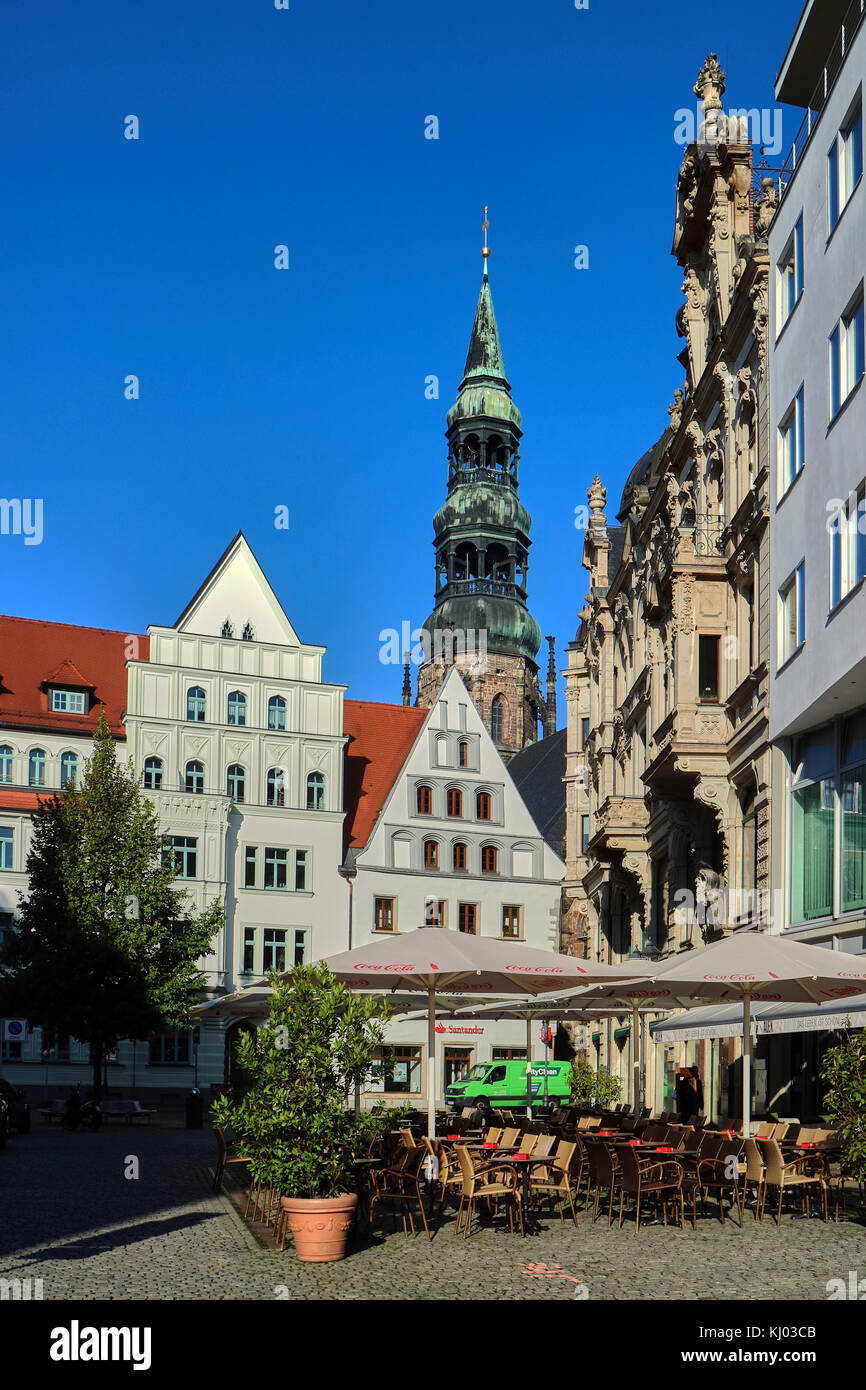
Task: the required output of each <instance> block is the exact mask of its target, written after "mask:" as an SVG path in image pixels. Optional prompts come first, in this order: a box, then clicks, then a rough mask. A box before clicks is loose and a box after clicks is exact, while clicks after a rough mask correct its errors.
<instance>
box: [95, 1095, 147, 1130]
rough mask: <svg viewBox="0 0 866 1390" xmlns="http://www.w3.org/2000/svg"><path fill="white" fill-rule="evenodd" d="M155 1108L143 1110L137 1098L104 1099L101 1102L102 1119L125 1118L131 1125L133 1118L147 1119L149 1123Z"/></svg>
mask: <svg viewBox="0 0 866 1390" xmlns="http://www.w3.org/2000/svg"><path fill="white" fill-rule="evenodd" d="M156 1113H157V1112H156V1110H145V1109H143V1108H142V1106H141V1104H140V1102H139V1101H137V1100H106V1101H103V1103H102V1118H103V1119H104V1120H126V1123H127V1124H128V1125H131V1124H132V1122H133V1120H147V1123H148V1124H150V1117H151V1115H155V1114H156Z"/></svg>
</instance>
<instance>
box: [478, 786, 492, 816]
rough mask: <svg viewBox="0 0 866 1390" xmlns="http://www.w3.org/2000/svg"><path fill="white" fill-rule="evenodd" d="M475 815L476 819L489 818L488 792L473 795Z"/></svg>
mask: <svg viewBox="0 0 866 1390" xmlns="http://www.w3.org/2000/svg"><path fill="white" fill-rule="evenodd" d="M475 815H476V817H477V819H478V820H490V793H489V792H478V794H477V796H476V797H475Z"/></svg>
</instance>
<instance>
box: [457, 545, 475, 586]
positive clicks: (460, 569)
mask: <svg viewBox="0 0 866 1390" xmlns="http://www.w3.org/2000/svg"><path fill="white" fill-rule="evenodd" d="M454 578H455V579H477V578H478V551H477V550H476V548H475V546H474V545H473V544H472V542H471V541H461V543H460V545H458V547H457V549H456V550H455V552H454Z"/></svg>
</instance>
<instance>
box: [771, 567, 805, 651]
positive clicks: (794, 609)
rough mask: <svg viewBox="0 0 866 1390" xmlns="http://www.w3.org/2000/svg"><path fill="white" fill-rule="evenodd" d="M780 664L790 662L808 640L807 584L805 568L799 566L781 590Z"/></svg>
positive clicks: (778, 643)
mask: <svg viewBox="0 0 866 1390" xmlns="http://www.w3.org/2000/svg"><path fill="white" fill-rule="evenodd" d="M777 637H778V641H777V647H778V664H779V665H780V666H781V665H783V663H784V662H786V661H788V660H789V658H790V657H792V656H793V655H794V653H795V652H796V651H799V649H800V647H801V646H802V645H803V642H804V641H805V638H806V583H805V569H804V566H803V565H802V564H801V565H798V566H797V568H796V570H795V571H794V573H793V574H792V575H791V578H790V579H789V580H788V582H787V584H783V585H782V587H781V589H780V590H779V631H778V634H777Z"/></svg>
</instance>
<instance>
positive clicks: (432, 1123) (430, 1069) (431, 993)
mask: <svg viewBox="0 0 866 1390" xmlns="http://www.w3.org/2000/svg"><path fill="white" fill-rule="evenodd" d="M427 1138H428V1139H435V1138H436V990H435V988H434V987H433V986H432V985H431V986H430V988H429V989H428V991H427Z"/></svg>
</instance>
